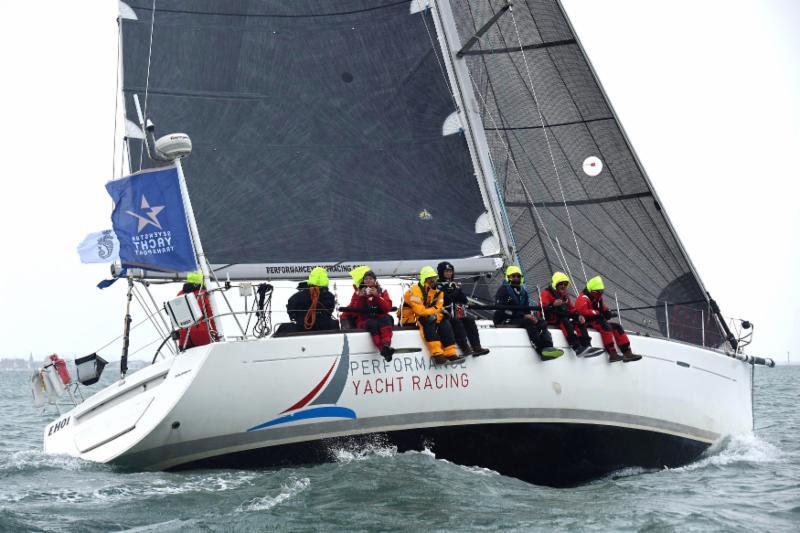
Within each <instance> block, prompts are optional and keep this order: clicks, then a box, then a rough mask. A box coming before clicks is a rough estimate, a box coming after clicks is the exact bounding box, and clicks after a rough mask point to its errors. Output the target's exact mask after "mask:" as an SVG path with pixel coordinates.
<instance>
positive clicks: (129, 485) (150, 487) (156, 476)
mask: <svg viewBox="0 0 800 533" xmlns="http://www.w3.org/2000/svg"><path fill="white" fill-rule="evenodd" d="M112 476H113V477H109V478H108V479H107V480H104V479H102V478H99V479H95V480H94V481H95V483H98V482H99V483H107V485H105V486H103V487H100V488H94V489H85V490H82V489H80V488H77V489H76V488H59V489H50V488H46V487H41V488H38V487H37V488H35V489H30V488H28V489H20V490H16V491H13V492H9V493H5V494H0V502H9V503H17V502H40V501H47V502H54V503H68V504H76V503H84V502H102V503H117V502H131V501H136V500H146V499H148V498H161V497H164V496H174V495H180V494H202V493H217V492H223V491H231V490H236V489H239V488H240V487H243V486H247V485H251V484H252V483H253V480H254V479H256V478H257V477H258V473H256V472H245V471H233V472H213V473H204V474H192V475H190V476H186V475H176V474H164V473H161V472H159V473H141V474H130V475H128V476H124V477H123V481H122V483H121V482H120V478H119V476H120V474H114V473H113V472H112Z"/></svg>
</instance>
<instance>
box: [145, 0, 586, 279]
mask: <svg viewBox="0 0 800 533" xmlns="http://www.w3.org/2000/svg"><path fill="white" fill-rule="evenodd" d="M154 1H155V0H154ZM509 11H510V12H511V20H512V21H513V23H514V31H515V32H516V34H517V42H518V43H519V51H520V52H521V53H522V61H523V62H524V63H525V71H526V72H527V73H528V82H529V83H530V86H531V94H532V95H533V101H534V103H535V104H536V112H537V113H538V115H539V122H540V123H541V125H542V132H543V133H544V139H545V142H546V144H547V151H548V153H549V154H550V161H551V162H552V163H553V170H554V171H555V174H556V181H557V182H558V189H559V191H560V192H561V200H562V201H563V202H564V209H565V210H566V212H567V221H568V222H569V229H570V232H572V238H573V240H574V241H575V249H576V250H577V251H578V261H579V262H580V264H581V270H582V271H583V280H584V282H586V281H587V280H588V279H589V277H588V276H587V275H586V268H585V267H584V265H583V257H582V256H581V248H580V245H579V244H578V236H577V235H576V234H575V227H574V226H573V224H572V215H570V212H569V206H568V205H567V198H566V196H565V195H564V187H563V186H562V184H561V177H560V176H559V174H558V165H557V164H556V159H555V156H554V155H553V147H552V145H551V144H550V136H549V135H548V134H547V128H546V127H545V124H544V115H542V108H541V106H540V105H539V99H538V97H537V96H536V88H535V87H534V85H533V76H532V75H531V69H530V66H529V65H528V58H527V56H526V55H525V47H524V46H523V45H522V37H521V36H520V34H519V27H518V26H517V18H516V17H515V16H514V7H513V6H512V7H511V8H510V9H509ZM573 288H574V289H575V290H576V291H577V288H575V284H574V283H573Z"/></svg>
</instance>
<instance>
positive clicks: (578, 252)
mask: <svg viewBox="0 0 800 533" xmlns="http://www.w3.org/2000/svg"><path fill="white" fill-rule="evenodd" d="M446 1H448V2H449V4H450V6H451V8H452V11H453V12H454V13H455V14H456V25H457V27H458V32H459V35H460V36H461V38H462V42H465V41H466V40H467V39H469V37H470V36H471V35H472V34H473V33H474V32H475V31H476V28H480V27H481V26H482V25H483V24H484V22H485V21H486V20H488V19H490V18H491V17H492V16H494V15H495V14H496V13H497V12H498V11H499V10H500V9H502V8H503V6H504V5H505V2H504V1H503V0H487V1H486V2H470V1H468V0H446ZM510 15H511V16H508V17H505V16H504V17H501V18H500V19H498V21H497V23H496V24H495V25H494V26H493V27H492V28H490V29H489V30H488V31H487V32H486V33H485V35H484V36H483V38H482V39H481V41H480V42H478V43H476V44H475V46H474V47H473V48H472V49H471V50H469V51H467V52H465V53H464V58H463V60H464V61H465V62H466V64H467V66H468V69H469V72H470V80H471V81H472V84H473V87H474V90H475V92H476V94H477V95H478V100H479V105H480V108H481V109H480V114H481V117H482V121H483V124H484V127H485V132H486V136H487V140H488V143H489V148H490V151H491V157H492V160H493V161H494V163H495V169H496V172H497V182H498V184H499V186H500V188H501V190H502V196H503V201H504V204H505V207H506V208H507V209H508V211H509V218H510V220H512V221H513V224H512V225H511V227H512V229H511V231H512V233H513V235H514V238H515V240H516V242H517V243H518V247H517V252H518V254H519V258H520V263H521V265H522V267H523V268H524V270H525V274H526V282H527V283H528V284H532V285H534V286H538V287H539V288H543V286H545V285H547V283H548V280H549V278H550V275H551V274H552V272H553V271H554V270H562V271H566V272H568V273H569V274H571V276H572V279H573V282H574V283H575V284H576V285H577V289H582V288H583V285H584V282H585V279H584V272H586V274H585V275H586V276H587V277H591V276H593V275H596V274H600V275H602V276H603V277H604V278H605V279H606V286H607V287H608V289H609V290H608V292H609V295H610V296H613V297H616V299H618V301H619V305H620V308H622V309H628V311H626V312H624V316H625V321H626V325H628V326H633V327H634V328H635V329H637V330H639V331H642V332H646V333H650V334H656V335H664V336H666V335H668V334H669V335H670V336H671V337H672V338H678V339H680V340H685V341H689V342H694V343H697V344H700V343H702V342H703V341H704V340H705V343H706V344H707V345H718V344H719V343H720V342H721V341H722V336H721V332H720V330H719V328H718V325H717V324H716V323H715V322H714V319H713V318H712V317H711V313H709V302H708V299H707V295H706V292H705V290H704V288H703V285H702V282H701V281H700V278H699V277H698V276H697V274H696V272H695V270H694V268H693V266H692V264H691V260H690V259H689V257H688V256H687V255H686V253H685V250H684V249H683V247H682V245H681V243H680V240H679V239H678V237H677V235H676V234H675V232H674V229H673V228H672V226H671V224H670V222H669V220H668V218H667V217H666V213H665V212H664V211H663V208H662V206H661V205H660V202H659V201H658V197H657V195H656V194H655V191H654V190H653V188H652V186H651V184H650V182H649V180H648V178H647V176H646V174H645V172H644V170H643V168H642V166H641V164H640V162H639V161H638V159H637V157H636V155H635V154H634V152H633V150H632V148H631V146H630V143H629V141H628V139H627V137H626V135H625V133H624V131H623V129H622V127H621V125H620V124H619V121H618V119H617V118H616V115H615V113H614V111H613V109H612V107H611V105H610V103H609V102H608V100H607V98H606V95H605V93H604V92H603V90H602V88H601V86H600V84H599V81H598V80H597V78H596V75H595V73H594V71H593V70H592V67H591V65H590V63H589V61H588V59H587V57H586V54H585V52H584V50H583V48H582V47H581V45H580V42H579V40H578V38H577V36H575V35H574V32H573V30H572V28H571V26H570V24H569V21H568V19H567V17H566V14H565V13H564V11H563V8H562V7H561V5H560V3H559V2H558V1H557V0H520V1H519V2H514V5H513V7H512V9H511V13H510ZM678 303H680V304H681V308H680V311H679V312H678V311H675V312H670V311H668V309H669V308H670V305H672V304H678ZM665 304H666V310H665ZM676 320H678V321H684V322H686V324H685V325H681V326H680V327H677V324H676ZM703 338H704V339H703Z"/></svg>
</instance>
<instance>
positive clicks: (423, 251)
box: [122, 0, 495, 277]
mask: <svg viewBox="0 0 800 533" xmlns="http://www.w3.org/2000/svg"><path fill="white" fill-rule="evenodd" d="M127 6H128V7H130V10H128V9H124V11H125V12H126V13H128V15H127V16H126V17H124V18H123V20H122V29H123V31H122V34H123V57H124V93H125V102H126V110H127V117H128V118H129V119H130V120H132V121H134V122H137V123H138V119H137V118H136V112H135V107H134V105H133V98H132V97H133V95H134V94H138V96H139V99H140V100H141V102H142V107H143V109H144V113H145V115H146V116H147V117H148V118H150V119H152V120H153V122H154V123H155V124H156V126H157V128H158V132H160V133H161V134H164V133H167V132H172V131H181V132H185V133H187V134H188V135H189V136H190V137H191V138H192V140H193V146H194V149H193V153H192V155H191V157H189V158H188V159H187V160H186V161H185V162H184V170H185V174H186V180H187V186H188V189H189V193H190V197H191V201H192V203H193V207H194V212H195V215H196V219H197V225H198V229H199V233H200V237H201V239H202V244H203V248H204V250H205V253H206V256H207V258H208V260H209V262H210V263H212V264H214V265H229V266H230V265H242V266H243V267H249V271H250V272H253V271H255V272H256V273H258V274H259V277H261V276H263V275H266V273H267V271H266V270H265V269H263V268H262V266H260V265H263V264H273V268H278V270H276V271H274V272H273V274H275V275H278V274H279V273H280V272H281V270H280V265H284V266H285V265H289V266H288V268H284V270H283V272H284V273H291V272H293V271H294V270H295V269H296V268H300V269H301V271H302V270H303V269H305V270H306V271H307V269H308V268H309V267H308V265H311V266H313V265H314V264H335V263H339V262H346V263H351V262H358V263H365V262H366V263H372V262H380V261H385V262H387V264H389V265H391V263H392V262H397V261H400V260H425V261H434V260H437V259H444V258H448V259H456V258H469V257H476V256H480V255H481V243H482V241H483V240H484V239H485V238H486V237H487V235H481V234H478V233H476V231H475V227H476V224H475V223H476V220H477V219H478V217H479V216H480V215H481V214H482V213H484V211H485V208H484V204H483V201H482V198H481V192H480V189H479V187H478V184H477V181H476V178H475V175H474V170H473V168H472V164H471V160H470V154H469V151H468V148H467V144H466V141H465V138H464V135H463V133H461V132H460V130H459V129H458V122H457V119H456V121H455V123H454V120H453V118H451V119H450V120H449V121H448V117H450V116H451V115H452V114H453V113H454V111H455V110H456V103H455V101H454V99H453V97H452V95H451V92H450V89H449V87H448V81H447V78H446V73H445V69H444V66H443V58H442V57H441V52H440V48H439V44H438V41H437V39H436V33H435V28H434V24H433V21H432V18H431V14H430V12H429V11H424V12H420V13H412V10H411V9H410V7H409V6H410V2H409V1H408V0H402V1H398V0H340V1H337V2H330V1H327V0H293V1H291V2H286V1H264V0H260V1H245V0H237V1H228V2H215V1H196V0H192V1H189V0H158V1H157V2H156V3H155V10H154V11H153V10H152V7H153V3H152V2H150V1H145V0H135V1H132V2H127ZM151 29H152V47H151ZM454 126H455V127H454ZM130 142H131V153H132V157H131V160H132V166H133V170H137V169H138V167H139V165H142V166H144V167H147V166H149V165H151V164H152V163H150V162H148V161H147V156H146V154H145V156H144V157H141V154H140V151H141V144H140V141H138V140H136V141H130ZM295 263H300V264H301V266H300V267H295V266H292V265H291V264H295ZM486 264H487V265H490V268H492V269H493V268H495V262H494V260H489V261H488V262H487V263H486ZM275 265H277V267H276V266H275ZM302 265H305V266H302ZM230 270H231V269H230V268H229V269H228V271H230ZM387 271H392V268H391V267H390V266H389V267H387Z"/></svg>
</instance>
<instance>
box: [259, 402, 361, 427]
mask: <svg viewBox="0 0 800 533" xmlns="http://www.w3.org/2000/svg"><path fill="white" fill-rule="evenodd" d="M310 418H350V419H352V420H355V419H356V418H357V417H356V412H355V411H353V410H352V409H348V408H347V407H339V406H336V405H333V406H328V407H315V408H313V409H308V410H307V411H301V412H299V413H290V414H288V415H284V416H279V417H278V418H274V419H272V420H270V421H269V422H264V423H263V424H259V425H257V426H253V427H251V428H250V429H248V430H247V431H257V430H259V429H265V428H268V427H272V426H277V425H279V424H286V423H289V422H296V421H298V420H308V419H310Z"/></svg>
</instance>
